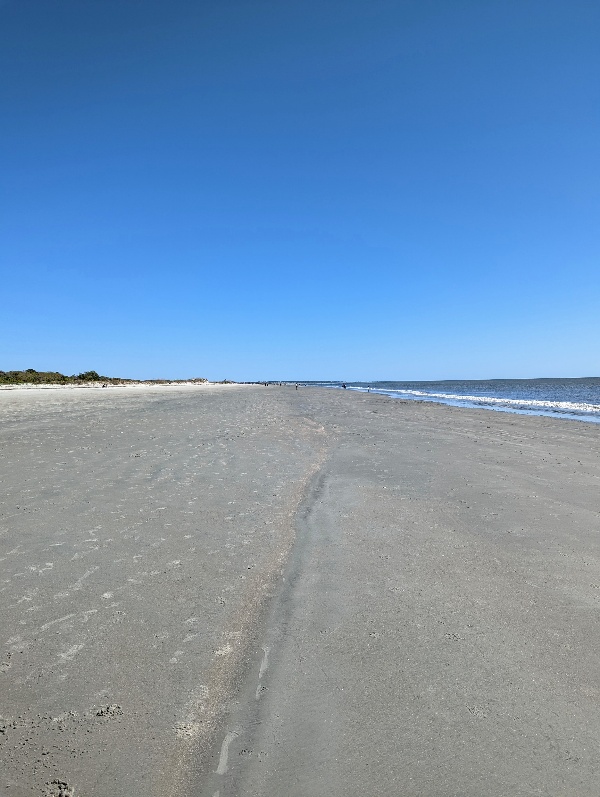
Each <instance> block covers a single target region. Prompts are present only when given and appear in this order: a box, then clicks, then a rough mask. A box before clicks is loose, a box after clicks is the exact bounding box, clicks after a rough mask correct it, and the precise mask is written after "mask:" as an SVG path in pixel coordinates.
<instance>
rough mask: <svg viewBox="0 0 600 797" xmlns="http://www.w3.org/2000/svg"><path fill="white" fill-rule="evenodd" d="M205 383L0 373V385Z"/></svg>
mask: <svg viewBox="0 0 600 797" xmlns="http://www.w3.org/2000/svg"><path fill="white" fill-rule="evenodd" d="M207 381H208V380H207V379H204V378H201V377H196V378H194V379H146V380H141V379H119V378H117V377H114V376H101V375H100V374H99V373H98V372H97V371H83V372H82V373H80V374H73V376H65V374H61V373H59V372H58V371H36V370H35V368H27V370H26V371H0V385H82V384H86V383H88V384H89V383H91V382H101V383H102V384H106V385H124V384H132V385H139V384H149V385H163V384H164V385H168V384H182V383H187V382H194V383H195V384H201V383H202V382H207Z"/></svg>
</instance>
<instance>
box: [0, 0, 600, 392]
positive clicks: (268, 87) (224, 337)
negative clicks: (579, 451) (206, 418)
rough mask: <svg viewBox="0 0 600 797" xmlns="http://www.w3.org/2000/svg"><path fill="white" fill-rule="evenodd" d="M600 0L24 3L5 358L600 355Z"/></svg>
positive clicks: (7, 71)
mask: <svg viewBox="0 0 600 797" xmlns="http://www.w3.org/2000/svg"><path fill="white" fill-rule="evenodd" d="M599 31H600V4H598V3H594V2H591V1H589V2H588V1H587V0H586V1H585V2H583V1H582V0H568V1H567V0H565V1H564V2H555V1H554V0H535V1H533V2H528V0H517V1H515V2H513V1H512V0H469V1H467V0H407V1H403V0H396V2H389V1H388V0H343V2H341V1H340V2H338V0H334V1H333V2H328V0H319V2H313V0H302V1H301V0H287V1H286V2H281V0H264V1H263V0H227V2H223V0H211V2H208V1H206V0H169V2H166V0H0V40H1V41H0V71H1V73H2V76H3V80H2V109H3V110H2V116H3V120H2V132H1V133H0V137H1V141H2V147H1V148H0V157H1V163H0V167H1V171H2V180H1V184H2V200H1V202H2V209H1V219H2V222H1V223H2V243H1V249H0V270H1V277H2V281H1V283H0V284H1V286H2V301H1V305H0V306H1V307H2V314H1V316H0V318H1V327H0V329H1V336H0V368H1V369H4V370H8V369H11V368H30V367H31V368H36V369H38V370H45V369H58V370H61V371H63V372H66V373H74V372H78V371H81V370H88V369H92V368H93V369H95V370H97V371H99V372H102V373H107V374H110V375H120V376H129V377H138V378H151V377H159V376H161V377H172V378H179V377H188V376H207V377H209V378H212V379H222V378H225V377H227V378H230V379H240V380H246V379H255V378H256V379H261V378H263V379H266V378H269V379H274V378H281V379H286V378H291V379H296V378H297V379H348V380H351V379H365V380H371V379H441V378H486V377H528V376H531V377H534V376H584V375H597V374H599V373H600V332H599V329H600V325H599V316H600V312H599V310H600V301H599V299H600V258H599V255H600V224H599V209H600V157H599V154H600V47H598V32H599Z"/></svg>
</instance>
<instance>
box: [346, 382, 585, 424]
mask: <svg viewBox="0 0 600 797" xmlns="http://www.w3.org/2000/svg"><path fill="white" fill-rule="evenodd" d="M350 389H351V390H357V391H360V392H363V393H366V392H370V393H379V394H380V395H385V396H390V397H392V398H408V399H413V400H419V401H433V402H438V403H440V404H453V405H455V406H456V405H457V406H470V407H481V408H485V409H494V410H503V411H505V412H517V413H527V414H533V415H557V414H559V415H561V416H562V417H568V418H573V419H577V420H588V421H600V404H590V403H586V402H574V401H550V400H540V399H529V398H527V399H525V398H523V399H518V398H509V397H499V396H471V395H462V394H457V393H433V392H428V391H425V390H401V389H394V388H377V387H371V388H367V387H351V388H350Z"/></svg>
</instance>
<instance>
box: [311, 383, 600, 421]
mask: <svg viewBox="0 0 600 797" xmlns="http://www.w3.org/2000/svg"><path fill="white" fill-rule="evenodd" d="M304 384H307V385H314V386H319V387H331V388H341V386H342V382H305V383H304ZM346 385H347V387H348V389H349V390H359V391H365V392H366V391H369V390H370V391H371V393H380V394H381V395H384V396H391V397H392V398H398V399H405V400H406V399H409V400H411V401H433V402H436V403H438V404H450V405H452V406H455V407H480V408H483V409H486V410H496V411H500V412H515V413H519V414H525V415H548V416H551V417H554V418H557V417H558V418H567V419H569V420H576V421H588V422H590V423H600V377H585V378H581V379H488V380H481V381H479V380H464V381H463V380H457V381H443V382H346Z"/></svg>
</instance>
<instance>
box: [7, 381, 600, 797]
mask: <svg viewBox="0 0 600 797" xmlns="http://www.w3.org/2000/svg"><path fill="white" fill-rule="evenodd" d="M599 434H600V428H599V427H598V426H595V425H592V424H585V423H577V422H573V421H571V422H569V421H560V420H554V419H549V418H541V417H525V416H517V415H508V414H502V413H495V412H490V411H485V410H468V409H458V408H452V407H443V406H437V405H433V404H419V403H411V402H402V401H398V400H393V399H389V398H386V397H384V396H377V395H373V394H371V395H368V394H367V395H364V394H358V393H352V392H345V391H333V390H325V389H312V388H303V389H302V388H301V389H300V390H298V391H296V390H295V389H294V388H293V387H281V388H279V387H269V388H265V387H262V386H261V387H250V386H244V387H241V386H240V387H238V386H222V387H213V388H210V389H207V388H206V387H189V388H186V387H183V386H181V387H169V388H165V387H157V388H147V389H143V390H142V389H139V388H131V389H129V388H118V389H116V388H115V389H113V388H110V389H105V390H102V389H97V390H94V389H88V390H64V391H59V390H56V391H47V390H41V391H40V390H27V391H16V390H15V391H3V392H2V393H0V447H1V454H2V456H1V459H0V484H1V496H0V596H1V598H0V601H1V603H0V644H1V645H2V652H1V655H0V670H1V672H0V715H1V717H0V794H6V795H10V797H21V795H51V797H66V795H69V796H70V795H74V797H121V795H122V796H123V797H125V796H127V797H142V796H143V797H214V795H219V797H267V796H268V797H369V796H370V795H378V796H379V795H384V797H387V796H388V795H389V797H396V796H399V797H488V796H489V797H521V796H524V795H546V796H552V797H554V796H555V797H571V796H572V797H587V796H588V795H589V797H592V795H593V796H594V797H597V795H598V794H599V793H600V741H599V740H600V711H599V708H600V706H599V703H600V633H599V631H600V627H599V626H600V622H599V609H600V547H599V531H600V507H599V500H598V495H599V486H600V458H599V456H598V454H599Z"/></svg>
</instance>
